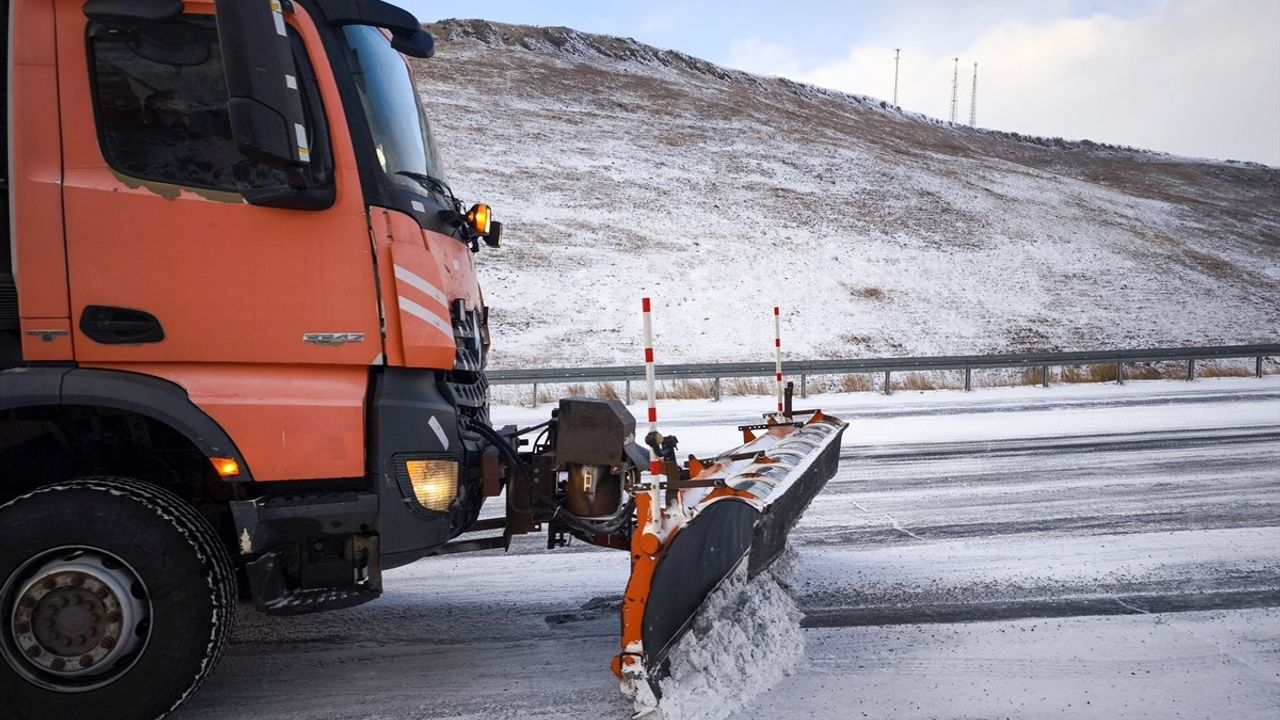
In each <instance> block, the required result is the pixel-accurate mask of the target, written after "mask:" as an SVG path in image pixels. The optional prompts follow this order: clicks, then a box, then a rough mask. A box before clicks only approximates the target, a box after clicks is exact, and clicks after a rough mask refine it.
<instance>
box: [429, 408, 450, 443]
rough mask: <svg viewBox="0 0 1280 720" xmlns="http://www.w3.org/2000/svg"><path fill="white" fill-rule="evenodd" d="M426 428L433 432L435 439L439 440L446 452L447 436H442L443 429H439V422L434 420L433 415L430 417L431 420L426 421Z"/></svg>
mask: <svg viewBox="0 0 1280 720" xmlns="http://www.w3.org/2000/svg"><path fill="white" fill-rule="evenodd" d="M427 427H429V428H431V429H432V430H434V431H435V433H436V437H438V438H440V444H441V445H443V446H444V449H445V450H448V449H449V436H448V435H445V434H444V428H442V427H440V421H439V420H437V419H436V416H435V415H432V416H431V419H430V420H428V421H427Z"/></svg>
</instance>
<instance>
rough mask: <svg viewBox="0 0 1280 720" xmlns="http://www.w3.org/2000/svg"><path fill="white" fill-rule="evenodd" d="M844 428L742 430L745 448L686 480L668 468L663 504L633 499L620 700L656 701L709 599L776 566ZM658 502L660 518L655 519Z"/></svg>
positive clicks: (813, 424) (692, 467)
mask: <svg viewBox="0 0 1280 720" xmlns="http://www.w3.org/2000/svg"><path fill="white" fill-rule="evenodd" d="M805 416H807V418H806V419H805V420H804V421H802V422H797V421H795V417H805ZM846 427H847V423H845V422H844V421H842V420H840V419H838V418H835V417H831V416H828V415H824V414H823V413H822V411H820V410H815V411H809V412H805V413H796V414H795V415H793V416H782V415H777V416H770V420H769V422H768V423H767V424H764V425H759V426H749V427H744V428H741V429H742V431H743V433H744V440H745V444H743V445H742V446H741V447H739V448H737V449H735V450H733V451H731V452H728V453H725V454H723V455H721V456H719V457H717V458H715V459H713V460H709V461H698V460H697V459H694V458H691V459H690V461H689V467H688V470H687V472H683V473H682V472H680V469H679V468H678V467H677V466H675V463H674V462H671V461H668V462H667V467H668V470H667V476H668V480H667V487H666V493H665V496H663V497H661V498H659V497H658V494H657V493H656V492H651V493H644V494H641V495H639V496H638V497H637V507H636V515H637V517H638V519H639V522H640V523H641V527H639V528H637V532H636V533H635V534H634V535H633V536H632V541H631V564H632V568H631V579H630V581H629V582H628V584H627V591H626V593H625V595H624V596H623V601H622V652H621V654H620V655H618V657H617V658H616V659H615V660H614V672H615V674H617V676H618V678H619V680H620V681H621V683H622V689H623V692H625V693H626V694H627V695H628V696H630V697H633V698H634V697H637V695H638V694H639V695H648V694H649V693H652V697H654V698H655V699H656V697H657V694H658V681H659V680H661V679H662V677H664V676H665V675H666V659H667V656H668V654H669V653H670V652H671V650H672V649H673V647H674V646H675V644H676V643H677V641H679V639H680V638H681V637H682V636H683V635H684V633H685V632H686V631H687V630H688V629H689V627H690V624H691V623H692V621H693V618H694V616H695V615H696V614H697V613H698V610H699V609H700V608H701V607H702V604H703V602H704V600H705V599H706V598H707V596H708V595H710V594H711V593H712V592H713V591H714V590H715V589H716V588H717V587H719V585H720V584H721V583H722V582H723V581H724V580H725V578H727V577H728V576H729V575H730V573H732V572H733V571H734V570H735V569H736V568H737V567H738V566H739V565H740V564H741V563H743V562H745V563H747V572H748V575H749V576H750V577H755V576H756V575H758V574H759V573H761V572H763V571H765V570H767V569H768V568H769V567H770V566H771V565H772V564H773V563H774V561H775V560H777V558H778V556H779V555H780V554H781V553H782V551H783V549H785V547H786V542H787V536H788V535H789V534H790V532H791V529H792V528H793V527H794V526H795V524H796V522H798V521H799V519H800V517H801V515H803V514H804V511H805V510H806V509H807V508H808V507H809V503H810V502H811V501H812V500H813V498H814V496H816V495H817V494H818V493H819V492H820V491H821V490H822V488H823V486H824V485H826V483H827V481H828V480H830V479H831V478H832V476H834V475H835V472H836V469H837V467H838V464H839V456H840V440H841V436H842V434H843V433H844V430H845V428H846ZM757 432H758V433H759V434H758V435H757ZM683 478H687V479H683ZM655 501H657V502H659V503H660V504H661V505H662V506H663V507H662V512H661V513H654V512H653V503H654V502H655Z"/></svg>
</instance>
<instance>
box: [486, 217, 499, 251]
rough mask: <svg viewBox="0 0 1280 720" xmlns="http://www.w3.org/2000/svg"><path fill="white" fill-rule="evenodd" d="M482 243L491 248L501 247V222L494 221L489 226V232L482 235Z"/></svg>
mask: <svg viewBox="0 0 1280 720" xmlns="http://www.w3.org/2000/svg"><path fill="white" fill-rule="evenodd" d="M484 244H485V245H488V246H489V247H491V248H499V247H502V223H500V222H494V223H493V224H492V225H491V226H490V227H489V234H488V235H485V236H484Z"/></svg>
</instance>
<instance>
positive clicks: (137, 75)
mask: <svg viewBox="0 0 1280 720" xmlns="http://www.w3.org/2000/svg"><path fill="white" fill-rule="evenodd" d="M290 35H291V40H292V42H293V48H294V59H295V62H296V63H297V67H298V73H299V75H301V76H302V77H300V78H299V85H300V88H299V89H300V90H301V91H302V93H303V106H304V109H305V111H306V113H307V124H308V130H309V132H310V133H311V135H312V137H311V148H312V155H311V164H310V167H309V168H308V169H307V170H306V171H305V172H304V174H305V175H306V177H305V178H304V179H305V185H306V186H308V187H310V188H324V187H332V183H333V163H332V155H331V151H330V147H329V136H328V130H327V127H326V125H325V121H324V113H323V108H322V106H321V104H320V94H319V89H318V87H317V85H316V80H315V73H314V70H313V68H312V67H311V63H310V62H309V60H308V59H307V54H306V49H305V48H304V46H303V44H302V41H301V39H300V38H299V37H298V36H297V34H296V33H294V32H292V31H290ZM89 62H90V74H91V77H92V83H93V94H94V108H95V113H96V114H97V122H98V138H99V142H100V144H101V147H102V154H103V156H104V157H105V158H106V160H107V163H108V164H109V165H111V167H112V168H114V169H116V170H117V171H119V172H120V173H122V174H124V175H128V176H130V177H134V178H138V179H140V180H151V181H155V182H163V183H171V184H174V185H185V186H190V187H199V188H208V189H213V190H225V191H230V192H238V191H244V190H250V189H267V188H275V187H284V186H297V185H298V184H299V183H298V182H296V180H297V179H296V178H290V177H289V176H288V174H287V173H286V172H285V171H283V170H279V169H275V168H270V167H267V166H265V165H262V164H260V163H255V162H252V161H250V160H248V159H246V158H245V157H244V155H243V154H241V153H240V151H239V150H238V149H237V148H236V144H235V141H234V140H233V139H232V136H231V124H230V122H229V120H228V117H227V85H226V77H225V75H224V74H223V69H222V55H221V51H220V49H219V47H218V30H217V25H216V24H215V20H214V18H213V16H211V15H186V16H183V18H182V19H181V20H176V21H170V22H164V23H151V24H147V25H142V26H139V27H137V28H135V29H131V30H119V29H112V28H107V27H104V26H101V25H97V24H91V25H90V27H89Z"/></svg>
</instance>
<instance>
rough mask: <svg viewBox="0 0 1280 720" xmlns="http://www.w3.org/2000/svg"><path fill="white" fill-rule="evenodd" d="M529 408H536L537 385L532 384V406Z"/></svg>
mask: <svg viewBox="0 0 1280 720" xmlns="http://www.w3.org/2000/svg"><path fill="white" fill-rule="evenodd" d="M529 407H538V383H534V384H533V404H532V405H530V406H529Z"/></svg>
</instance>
